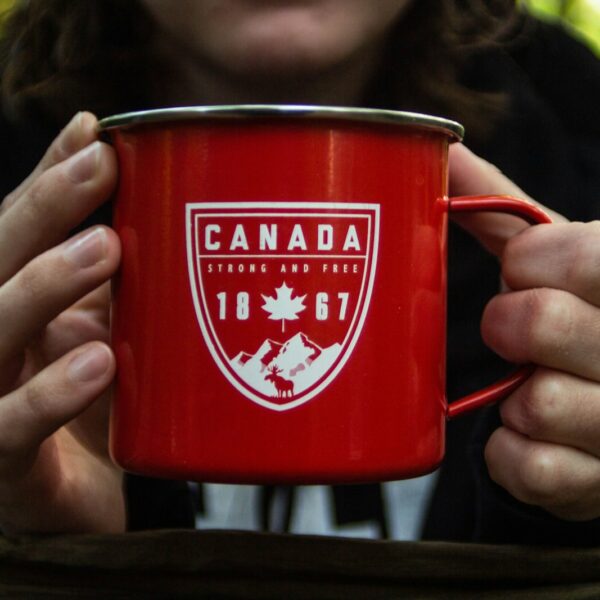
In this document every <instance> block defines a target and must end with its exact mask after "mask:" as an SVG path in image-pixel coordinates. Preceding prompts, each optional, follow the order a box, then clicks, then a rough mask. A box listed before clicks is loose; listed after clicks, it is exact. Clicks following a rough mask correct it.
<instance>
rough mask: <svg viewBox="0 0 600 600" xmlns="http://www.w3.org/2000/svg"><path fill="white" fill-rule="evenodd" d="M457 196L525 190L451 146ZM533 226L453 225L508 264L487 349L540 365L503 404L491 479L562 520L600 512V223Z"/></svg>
mask: <svg viewBox="0 0 600 600" xmlns="http://www.w3.org/2000/svg"><path fill="white" fill-rule="evenodd" d="M450 173H451V175H450V177H451V193H452V195H469V194H510V195H513V196H518V197H521V198H527V196H526V194H524V192H523V191H522V190H520V189H519V188H518V187H517V186H516V185H515V184H513V183H512V182H511V181H509V180H508V179H507V178H506V177H504V176H503V175H502V174H501V173H500V172H499V171H498V170H497V169H496V168H495V167H493V166H492V165H490V164H489V163H486V162H485V161H483V160H482V159H480V158H478V157H476V156H475V155H474V154H472V153H471V152H469V151H468V150H467V149H466V148H465V147H464V146H461V145H458V144H456V145H455V146H453V148H452V151H451V158H450ZM545 210H546V212H548V213H549V214H550V216H551V217H552V219H553V221H554V223H553V224H550V225H537V226H535V227H529V226H528V225H527V224H525V222H524V221H522V220H520V219H518V218H516V217H511V216H507V215H501V214H495V213H494V214H491V213H488V214H485V213H480V214H473V215H471V214H461V215H460V216H457V217H454V218H455V220H456V221H457V222H458V223H459V224H460V225H461V226H463V227H465V228H466V229H467V230H469V231H470V232H471V233H472V234H473V235H475V236H476V237H477V238H478V239H480V241H481V242H482V243H483V244H484V245H485V246H486V247H487V248H488V249H490V250H491V251H492V252H494V253H495V254H496V255H497V256H499V257H500V258H501V261H502V276H503V280H504V283H505V284H506V286H507V287H508V290H507V291H505V292H504V293H501V294H499V295H497V296H495V297H494V298H493V299H492V300H491V301H490V303H489V304H488V306H487V308H486V310H485V312H484V315H483V319H482V324H481V327H482V334H483V338H484V341H485V342H486V344H487V345H488V346H490V348H492V349H493V350H494V351H495V352H497V353H498V354H499V355H501V356H502V357H503V358H505V359H507V360H509V361H512V362H515V363H534V364H536V365H539V366H538V368H537V369H536V370H535V372H534V373H533V375H532V376H531V377H530V379H529V380H527V381H526V382H525V383H524V384H522V385H521V386H520V387H519V388H518V389H517V390H516V391H514V392H513V393H512V394H511V395H510V396H509V397H508V398H507V399H506V400H504V401H503V402H502V404H501V406H500V415H501V418H502V423H503V426H502V427H500V428H499V429H498V430H496V431H495V432H494V433H493V434H492V436H491V437H490V439H489V441H488V444H487V446H486V450H485V458H486V462H487V465H488V469H489V473H490V476H491V477H492V479H493V480H494V481H496V482H497V483H498V484H499V485H501V486H503V487H504V488H505V489H506V490H508V492H509V493H511V494H512V495H513V496H514V497H515V498H517V499H518V500H520V501H522V502H525V503H527V504H534V505H537V506H540V507H542V508H544V509H546V510H547V511H549V512H550V513H552V514H554V515H555V516H557V517H560V518H563V519H567V520H573V521H583V520H588V519H593V518H595V517H598V516H600V223H599V222H592V223H568V222H567V221H566V220H565V219H564V218H563V217H561V216H560V215H557V214H556V213H553V212H552V211H549V210H547V209H545Z"/></svg>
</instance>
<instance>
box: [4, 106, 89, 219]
mask: <svg viewBox="0 0 600 600" xmlns="http://www.w3.org/2000/svg"><path fill="white" fill-rule="evenodd" d="M97 124H98V121H97V119H96V117H95V116H94V115H92V114H91V113H88V112H79V113H77V114H76V115H75V116H74V117H73V118H72V119H71V121H70V122H69V123H68V124H67V125H66V126H65V128H64V129H63V130H62V131H61V132H60V133H59V135H58V136H57V137H56V139H55V140H54V141H53V142H52V144H51V145H50V147H49V148H48V150H47V151H46V153H45V154H44V156H43V157H42V159H41V160H40V162H39V163H38V164H37V166H36V167H35V169H34V170H33V171H32V173H31V174H30V175H29V176H28V177H27V179H25V180H24V181H23V182H22V183H21V185H20V186H19V187H17V188H16V189H15V190H14V191H13V192H11V193H10V194H8V196H6V198H5V199H4V201H3V202H2V205H1V206H0V214H1V213H2V212H5V211H6V210H8V209H9V208H10V207H11V206H13V205H14V204H15V203H16V201H17V200H18V199H19V198H20V197H21V196H22V195H23V194H24V193H25V191H26V190H27V189H28V188H29V187H30V186H31V184H32V183H33V182H34V181H35V180H36V179H37V178H38V177H39V176H40V175H41V174H42V173H43V172H44V171H47V170H48V169H49V168H50V167H52V166H54V165H55V164H58V163H59V162H62V161H63V160H66V159H67V158H69V157H70V156H72V155H73V154H75V153H76V152H79V150H81V149H82V148H85V147H86V146H88V145H89V144H91V143H92V142H93V141H94V140H95V139H96V137H97V133H96V131H97V129H96V128H97Z"/></svg>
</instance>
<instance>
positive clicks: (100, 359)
mask: <svg viewBox="0 0 600 600" xmlns="http://www.w3.org/2000/svg"><path fill="white" fill-rule="evenodd" d="M109 366H110V354H109V353H108V350H107V349H106V348H105V347H104V346H100V345H94V346H91V347H90V348H88V349H87V350H84V351H83V352H81V353H80V354H78V355H77V356H75V358H73V359H72V360H71V362H70V363H69V366H68V367H67V375H68V376H69V379H71V381H75V382H78V383H81V382H84V381H93V380H94V379H98V378H99V377H101V376H102V375H104V373H106V371H107V370H108V367H109Z"/></svg>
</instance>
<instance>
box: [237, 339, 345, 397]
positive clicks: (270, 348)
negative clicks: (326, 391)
mask: <svg viewBox="0 0 600 600" xmlns="http://www.w3.org/2000/svg"><path fill="white" fill-rule="evenodd" d="M341 349H342V347H341V345H340V344H338V343H335V344H332V345H331V346H329V347H327V348H321V347H320V346H319V345H318V344H316V343H315V342H313V341H312V340H311V339H310V338H309V337H308V336H307V335H305V334H304V333H297V334H296V335H294V336H293V337H291V338H290V339H288V340H287V341H285V342H284V343H283V344H280V343H278V342H274V341H273V340H269V339H267V340H265V341H264V342H263V343H262V344H261V345H260V347H259V349H258V350H257V351H256V352H255V353H254V354H249V353H247V352H244V351H242V352H240V353H239V354H237V355H236V356H235V357H234V358H232V359H231V360H230V361H229V364H230V365H231V367H232V369H233V370H234V372H235V373H237V374H238V376H239V377H240V378H241V379H242V380H243V381H244V382H245V383H246V384H247V385H249V386H250V387H251V388H252V389H254V390H256V391H257V392H260V393H262V394H265V395H266V396H270V397H272V398H277V397H278V396H279V399H280V400H281V401H285V402H289V401H290V399H291V398H293V397H297V396H298V395H300V394H301V393H302V392H303V391H304V390H306V389H307V388H309V387H310V386H312V385H314V384H315V383H317V382H318V381H319V380H320V379H321V378H323V377H324V376H325V374H326V373H327V372H328V371H329V370H330V369H331V367H332V365H333V364H334V363H335V361H336V359H337V357H338V356H339V354H340V351H341ZM284 389H285V390H286V391H285V393H283V392H282V390H284ZM282 394H283V395H284V397H282V396H281V395H282Z"/></svg>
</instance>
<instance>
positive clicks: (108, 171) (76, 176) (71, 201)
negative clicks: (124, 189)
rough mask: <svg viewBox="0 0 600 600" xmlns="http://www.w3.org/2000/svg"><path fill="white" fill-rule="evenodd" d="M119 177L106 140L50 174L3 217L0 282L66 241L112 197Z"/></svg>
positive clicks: (44, 174) (92, 146)
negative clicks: (96, 209)
mask: <svg viewBox="0 0 600 600" xmlns="http://www.w3.org/2000/svg"><path fill="white" fill-rule="evenodd" d="M116 178H117V167H116V159H115V156H114V152H113V150H112V148H110V147H109V146H108V145H107V144H103V143H101V142H94V143H93V144H91V145H90V146H87V147H86V148H84V149H83V150H80V151H79V152H78V153H77V154H75V155H73V156H71V157H70V158H69V159H68V160H66V161H63V162H61V163H59V164H56V165H54V166H53V167H51V168H49V169H48V170H47V171H44V172H43V173H42V174H41V175H40V176H39V177H38V178H37V179H36V180H35V181H34V182H33V183H32V184H31V186H30V187H29V188H28V189H27V190H26V192H25V195H24V197H22V198H20V199H19V202H18V205H16V206H13V207H12V209H9V210H8V211H7V212H6V213H5V214H4V215H3V216H2V218H1V219H0V256H2V261H1V262H0V283H1V282H3V281H6V280H7V279H8V278H9V277H11V276H12V275H14V274H15V273H16V272H17V271H18V270H19V269H21V268H22V267H23V266H24V265H25V264H26V263H27V262H28V261H29V260H31V259H32V258H33V257H35V256H37V255H38V254H40V253H41V252H43V251H44V250H47V249H48V248H50V247H51V246H53V245H54V244H56V243H58V242H59V241H60V240H62V239H64V238H65V237H66V235H67V233H68V232H69V230H70V229H72V228H73V227H75V225H77V224H78V223H79V222H81V221H82V220H83V219H84V218H85V217H86V216H87V215H88V214H90V213H91V212H92V211H93V210H94V209H95V208H97V207H98V206H99V205H100V204H102V202H104V201H105V200H106V199H107V198H108V197H109V195H110V193H111V192H112V190H113V188H114V186H115V184H116Z"/></svg>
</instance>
